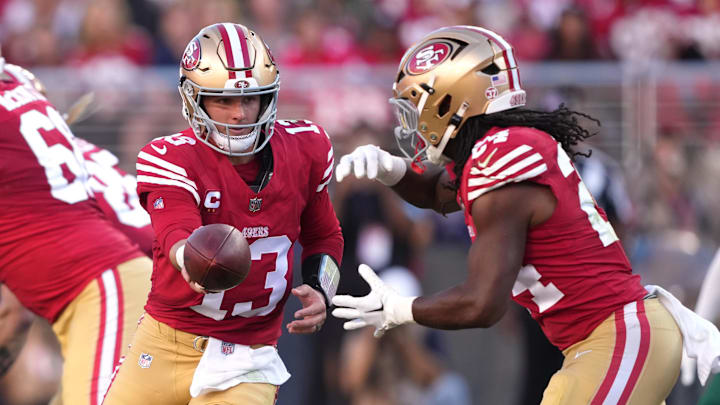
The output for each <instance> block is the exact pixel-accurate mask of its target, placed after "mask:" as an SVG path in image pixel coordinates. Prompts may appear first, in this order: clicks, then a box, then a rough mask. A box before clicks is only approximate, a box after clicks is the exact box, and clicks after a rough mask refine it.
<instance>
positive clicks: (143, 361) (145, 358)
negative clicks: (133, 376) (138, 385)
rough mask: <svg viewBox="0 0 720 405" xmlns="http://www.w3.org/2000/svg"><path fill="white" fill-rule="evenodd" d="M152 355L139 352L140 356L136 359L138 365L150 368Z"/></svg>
mask: <svg viewBox="0 0 720 405" xmlns="http://www.w3.org/2000/svg"><path fill="white" fill-rule="evenodd" d="M152 359H153V356H151V355H149V354H147V353H142V354H140V358H139V359H138V365H139V366H140V368H150V363H152Z"/></svg>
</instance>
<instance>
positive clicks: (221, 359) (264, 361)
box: [190, 337, 290, 398]
mask: <svg viewBox="0 0 720 405" xmlns="http://www.w3.org/2000/svg"><path fill="white" fill-rule="evenodd" d="M289 378H290V373H288V371H287V369H286V368H285V364H284V363H283V361H282V359H281V358H280V355H279V354H278V352H277V349H276V348H275V347H274V346H263V347H260V348H257V349H253V348H251V347H250V346H245V345H240V344H234V343H227V342H223V341H221V340H219V339H215V338H213V337H211V338H209V339H208V343H207V346H206V347H205V352H204V353H203V355H202V357H201V358H200V362H199V363H198V366H197V368H196V369H195V375H193V380H192V384H191V385H190V395H192V396H193V398H194V397H197V396H198V395H202V394H205V393H208V392H212V391H224V390H226V389H228V388H230V387H234V386H236V385H238V384H240V383H244V382H250V383H269V384H274V385H281V384H282V383H284V382H285V381H287V380H288V379H289Z"/></svg>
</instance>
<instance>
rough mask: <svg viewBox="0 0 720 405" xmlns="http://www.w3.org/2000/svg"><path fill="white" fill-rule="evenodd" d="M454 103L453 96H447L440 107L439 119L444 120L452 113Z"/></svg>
mask: <svg viewBox="0 0 720 405" xmlns="http://www.w3.org/2000/svg"><path fill="white" fill-rule="evenodd" d="M451 103H452V96H451V95H449V94H446V95H445V97H443V99H442V101H440V104H439V105H438V117H439V118H443V117H445V115H447V113H448V112H449V111H450V104H451Z"/></svg>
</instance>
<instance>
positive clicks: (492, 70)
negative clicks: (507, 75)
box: [480, 63, 500, 75]
mask: <svg viewBox="0 0 720 405" xmlns="http://www.w3.org/2000/svg"><path fill="white" fill-rule="evenodd" d="M480 71H481V72H483V73H485V74H486V75H496V74H498V73H500V67H498V65H496V64H495V63H491V64H490V66H487V67H485V68H483V69H482V70H480Z"/></svg>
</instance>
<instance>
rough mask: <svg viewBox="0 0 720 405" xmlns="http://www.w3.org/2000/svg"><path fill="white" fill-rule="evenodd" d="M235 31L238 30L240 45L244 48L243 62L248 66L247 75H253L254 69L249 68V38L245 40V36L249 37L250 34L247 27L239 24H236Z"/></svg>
mask: <svg viewBox="0 0 720 405" xmlns="http://www.w3.org/2000/svg"><path fill="white" fill-rule="evenodd" d="M235 32H237V34H238V35H239V39H240V47H241V48H242V58H243V64H244V65H245V67H246V68H248V70H246V71H245V77H252V71H251V70H249V68H250V67H251V66H250V55H249V54H248V47H247V40H245V38H249V37H250V35H249V34H248V32H247V28H245V27H242V26H239V25H235ZM235 49H237V48H235Z"/></svg>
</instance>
